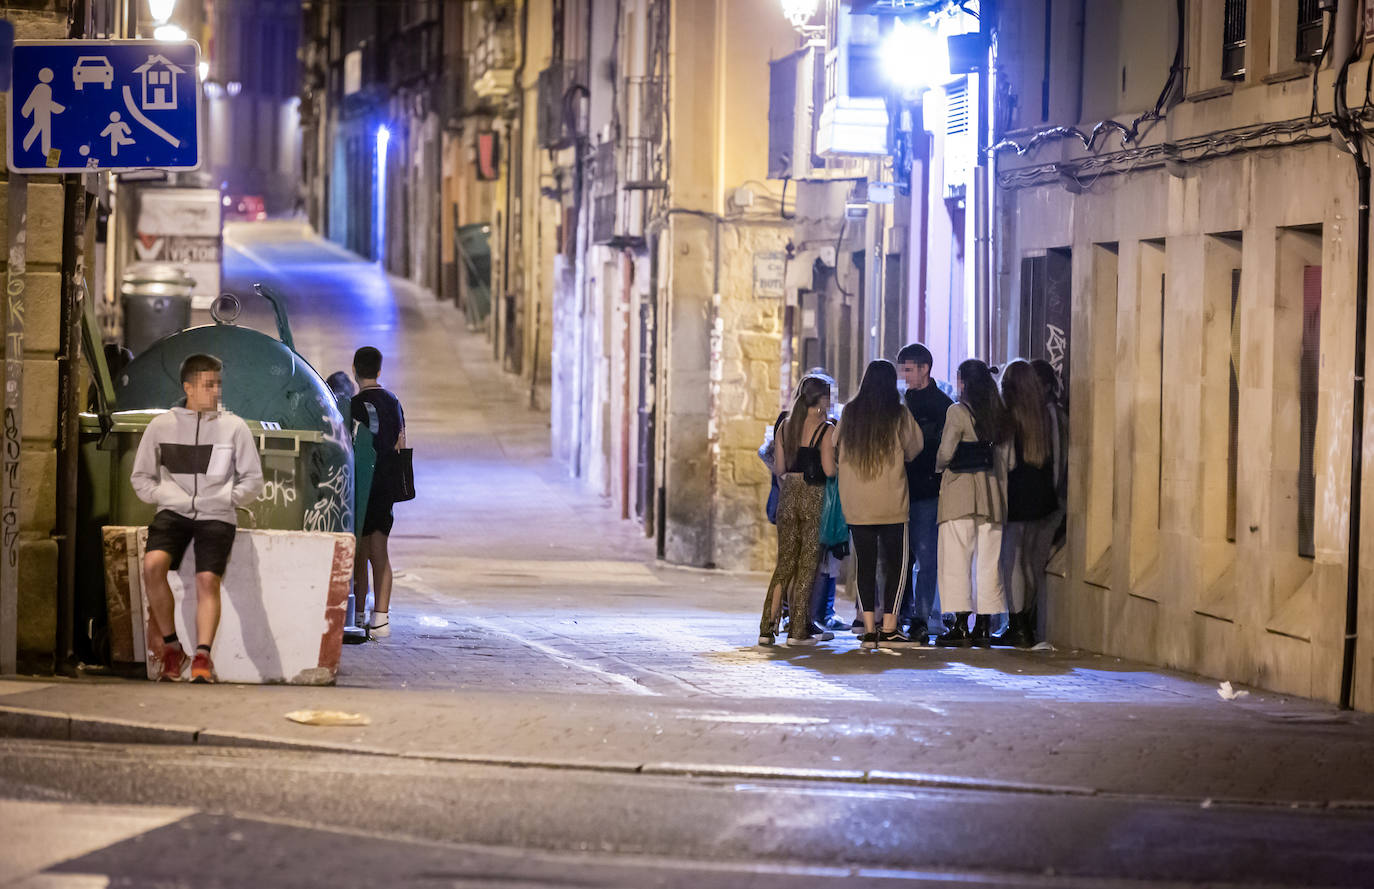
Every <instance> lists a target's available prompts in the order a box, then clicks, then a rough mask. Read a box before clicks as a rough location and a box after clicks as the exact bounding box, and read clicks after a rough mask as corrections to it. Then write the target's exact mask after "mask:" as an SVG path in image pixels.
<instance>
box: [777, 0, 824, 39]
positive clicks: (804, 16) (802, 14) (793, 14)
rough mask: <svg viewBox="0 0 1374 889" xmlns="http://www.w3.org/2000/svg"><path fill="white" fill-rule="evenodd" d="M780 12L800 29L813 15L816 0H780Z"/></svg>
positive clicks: (793, 25)
mask: <svg viewBox="0 0 1374 889" xmlns="http://www.w3.org/2000/svg"><path fill="white" fill-rule="evenodd" d="M782 14H783V15H784V16H786V17H787V20H788V21H789V22H791V23H792V27H794V28H796V29H797V30H798V31H800V30H802V29H803V28H804V27H805V26H806V23H807V22H809V21H811V19H812V17H813V16H815V14H816V0H782Z"/></svg>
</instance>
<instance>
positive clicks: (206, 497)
mask: <svg viewBox="0 0 1374 889" xmlns="http://www.w3.org/2000/svg"><path fill="white" fill-rule="evenodd" d="M381 371H382V353H381V352H380V351H378V350H377V349H376V348H374V347H372V346H364V347H363V348H361V349H359V350H358V351H357V352H355V353H354V355H353V377H354V379H355V380H356V381H357V386H356V388H355V389H354V390H353V393H351V394H352V397H351V399H350V401H349V402H348V403H347V405H346V406H347V407H348V408H349V414H348V415H351V417H352V425H353V429H354V433H355V435H356V434H357V431H358V430H361V429H363V428H366V429H367V430H368V431H369V432H370V433H371V441H372V448H373V451H374V452H375V454H376V458H375V460H374V466H373V473H372V485H371V488H370V494H369V497H368V501H367V508H366V511H365V514H364V515H363V516H361V517H360V520H361V524H360V526H359V529H358V548H357V552H356V555H355V558H354V596H355V600H356V602H357V605H356V610H357V614H356V617H355V620H356V623H357V625H358V626H360V627H363V628H364V629H366V630H367V631H368V634H369V635H370V636H371V637H373V638H378V637H384V636H387V635H390V620H389V618H388V610H389V608H390V599H391V581H392V572H391V562H390V559H389V558H388V553H387V538H388V536H389V535H390V533H391V526H392V521H393V519H392V507H393V505H394V503H395V496H394V493H393V490H392V487H391V484H390V482H391V479H390V478H389V477H388V475H387V471H386V469H387V467H388V465H390V462H391V461H394V458H395V456H396V454H397V452H398V451H399V449H401V448H404V447H406V438H405V414H404V412H403V411H402V410H401V403H400V401H399V400H398V399H397V398H396V396H395V395H394V394H392V393H391V392H390V391H389V390H387V389H385V388H383V387H382V385H381V384H380V383H379V382H378V377H380V376H381ZM223 385H224V365H223V363H222V362H221V361H220V360H219V359H218V358H216V357H215V356H213V355H192V356H190V357H188V358H187V359H186V360H185V361H183V362H182V364H181V387H182V393H183V395H184V396H185V397H184V398H183V399H182V401H181V402H180V403H179V404H177V405H175V406H173V407H172V408H171V409H170V410H168V411H166V412H165V413H162V414H159V415H158V416H156V417H154V418H153V419H152V420H151V421H149V423H148V428H147V430H146V431H145V433H144V435H143V438H142V440H141V441H140V442H139V446H138V452H137V453H136V455H135V456H134V465H133V472H132V475H131V478H130V481H131V483H132V485H133V489H134V493H135V494H137V495H138V497H139V499H141V500H143V501H144V502H146V503H150V504H152V505H154V506H155V507H157V513H156V515H155V516H154V518H153V521H152V523H151V524H150V525H149V526H148V538H147V541H148V542H147V546H146V547H145V555H144V558H143V571H142V579H143V589H144V591H145V592H146V594H147V596H148V604H149V610H150V611H151V613H152V620H153V623H154V625H155V626H156V629H157V632H158V633H159V635H161V636H162V650H161V657H160V661H161V670H160V673H159V676H158V678H159V679H161V680H166V681H178V680H180V679H182V678H187V676H188V674H189V679H190V681H192V682H198V683H209V682H214V681H215V680H216V674H215V665H214V660H213V659H212V657H211V651H212V648H213V646H214V641H215V634H216V632H217V631H218V629H219V618H220V588H221V584H222V582H223V578H224V573H225V571H226V570H227V568H228V566H229V556H230V554H231V552H232V550H233V546H234V538H235V536H236V534H237V532H238V510H240V509H242V508H244V507H247V506H249V505H250V504H252V503H253V501H255V500H256V499H257V498H258V496H259V495H260V494H261V493H262V490H263V485H264V481H263V474H262V461H261V459H260V458H259V456H258V448H257V443H256V442H255V441H254V439H253V434H252V432H251V431H249V429H248V424H247V423H245V422H244V421H243V420H242V419H241V418H239V417H237V416H235V415H234V414H232V413H230V412H229V411H226V410H224V408H223V406H222V405H221V393H222V391H223ZM192 547H194V549H193V552H194V554H195V564H196V591H195V596H196V626H195V632H196V638H195V642H196V646H195V654H194V656H193V657H188V656H187V653H186V651H185V649H184V647H183V646H182V642H181V639H180V638H179V637H178V635H177V628H176V620H175V601H174V598H173V595H172V588H171V585H170V584H169V582H168V579H167V576H168V573H169V572H171V571H176V570H178V569H179V568H180V565H181V560H182V557H183V556H184V555H185V554H186V550H187V549H191V548H192ZM369 566H370V567H371V569H372V573H371V574H372V581H373V583H372V586H373V593H374V600H373V602H374V604H373V609H372V614H371V618H370V620H369V619H368V618H367V616H366V614H365V611H364V606H365V603H366V601H367V593H368V568H369Z"/></svg>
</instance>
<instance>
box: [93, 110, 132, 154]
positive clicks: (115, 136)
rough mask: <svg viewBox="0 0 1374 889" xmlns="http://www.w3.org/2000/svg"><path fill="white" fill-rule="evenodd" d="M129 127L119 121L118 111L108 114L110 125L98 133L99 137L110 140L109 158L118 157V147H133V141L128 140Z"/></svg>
mask: <svg viewBox="0 0 1374 889" xmlns="http://www.w3.org/2000/svg"><path fill="white" fill-rule="evenodd" d="M129 132H130V131H129V125H128V124H127V123H125V122H124V121H122V120H120V119H119V112H118V111H111V112H110V124H109V126H107V127H105V129H103V130H101V131H100V135H102V136H106V137H108V138H109V140H110V156H111V157H118V156H119V146H121V145H133V144H134V140H133V139H130V138H129Z"/></svg>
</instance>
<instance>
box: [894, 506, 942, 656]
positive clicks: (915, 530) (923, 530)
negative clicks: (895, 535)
mask: <svg viewBox="0 0 1374 889" xmlns="http://www.w3.org/2000/svg"><path fill="white" fill-rule="evenodd" d="M939 506H940V498H938V497H928V498H926V499H924V500H912V501H911V506H910V513H909V514H910V519H911V521H910V524H909V525H908V527H909V529H910V537H909V540H910V542H911V562H912V565H913V570H914V571H915V572H916V578H915V583H913V584H912V585H911V591H912V594H911V595H910V596H908V597H907V602H908V603H909V604H908V605H907V607H905V608H903V609H902V610H903V612H904V613H903V614H902V618H903V620H906V621H909V622H910V623H912V624H913V625H914V626H915V627H916V632H920V627H921V626H922V624H924V625H925V626H926V628H927V630H928V631H929V632H931V633H943V632H944V631H945V628H944V625H943V624H941V622H940V597H939V592H938V589H937V585H936V584H937V581H936V577H937V576H938V575H937V573H936V572H937V571H938V567H939V566H938V564H937V561H936V559H937V557H936V553H937V552H938V549H939V547H938V544H937V541H938V540H939V525H938V523H937V522H936V516H937V515H938V511H939Z"/></svg>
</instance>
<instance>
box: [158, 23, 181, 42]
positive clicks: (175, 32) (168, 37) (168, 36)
mask: <svg viewBox="0 0 1374 889" xmlns="http://www.w3.org/2000/svg"><path fill="white" fill-rule="evenodd" d="M153 39H155V40H161V41H162V42H163V43H176V42H177V41H180V40H185V39H186V32H185V31H183V30H181V29H180V28H178V27H177V26H176V25H158V26H157V27H156V28H154V29H153Z"/></svg>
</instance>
